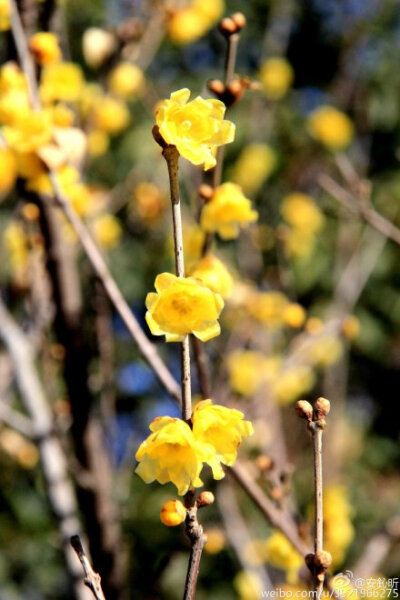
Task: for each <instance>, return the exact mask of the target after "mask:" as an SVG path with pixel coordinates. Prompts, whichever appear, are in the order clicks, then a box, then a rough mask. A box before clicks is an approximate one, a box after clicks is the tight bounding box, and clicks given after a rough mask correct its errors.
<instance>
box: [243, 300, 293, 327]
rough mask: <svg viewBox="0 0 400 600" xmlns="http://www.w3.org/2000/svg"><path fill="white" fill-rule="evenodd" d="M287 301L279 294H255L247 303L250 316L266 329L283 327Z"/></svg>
mask: <svg viewBox="0 0 400 600" xmlns="http://www.w3.org/2000/svg"><path fill="white" fill-rule="evenodd" d="M287 306H288V299H287V298H286V296H285V295H284V294H282V293H281V292H275V291H273V292H255V293H253V294H252V295H251V296H250V298H249V301H248V307H247V308H248V311H249V313H250V315H251V316H252V317H253V318H255V319H257V321H260V322H261V323H263V324H264V325H267V326H268V327H280V326H282V325H283V318H284V317H283V315H284V312H285V310H286V308H287Z"/></svg>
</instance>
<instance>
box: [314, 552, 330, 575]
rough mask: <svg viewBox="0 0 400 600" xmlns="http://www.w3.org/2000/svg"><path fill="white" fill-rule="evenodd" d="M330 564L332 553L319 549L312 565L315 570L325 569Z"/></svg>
mask: <svg viewBox="0 0 400 600" xmlns="http://www.w3.org/2000/svg"><path fill="white" fill-rule="evenodd" d="M331 564H332V555H331V554H330V552H327V551H326V550H319V551H318V552H317V553H316V554H315V556H314V565H315V568H316V570H317V572H321V571H326V570H327V569H329V567H330V566H331Z"/></svg>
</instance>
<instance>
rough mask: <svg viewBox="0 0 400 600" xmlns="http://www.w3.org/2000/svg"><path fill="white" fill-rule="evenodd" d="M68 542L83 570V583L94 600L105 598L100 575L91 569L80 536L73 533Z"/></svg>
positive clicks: (103, 599) (104, 599)
mask: <svg viewBox="0 0 400 600" xmlns="http://www.w3.org/2000/svg"><path fill="white" fill-rule="evenodd" d="M70 542H71V546H72V548H73V549H74V550H75V552H76V555H77V557H78V558H79V560H80V563H81V565H82V567H83V570H84V572H85V580H84V583H85V585H86V586H87V587H88V588H89V589H90V590H91V592H92V594H93V596H94V597H95V598H96V600H106V598H105V596H104V593H103V590H102V588H101V577H100V575H99V574H98V573H96V571H94V570H93V567H92V565H91V564H90V561H89V559H88V557H87V556H86V554H85V551H84V549H83V546H82V542H81V538H80V537H79V535H73V536H72V537H71V540H70Z"/></svg>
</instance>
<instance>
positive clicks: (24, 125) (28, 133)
mask: <svg viewBox="0 0 400 600" xmlns="http://www.w3.org/2000/svg"><path fill="white" fill-rule="evenodd" d="M3 135H4V138H5V140H6V141H7V143H8V144H9V146H10V148H12V149H13V150H15V151H16V152H22V153H25V152H35V151H36V150H37V149H38V148H40V146H43V145H44V144H46V143H47V142H49V141H50V139H51V135H52V120H51V113H50V112H49V111H48V110H38V111H33V110H27V111H22V112H20V114H18V115H16V116H15V119H14V121H13V123H12V125H7V126H5V127H4V128H3Z"/></svg>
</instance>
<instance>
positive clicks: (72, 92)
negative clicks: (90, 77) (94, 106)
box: [40, 62, 84, 104]
mask: <svg viewBox="0 0 400 600" xmlns="http://www.w3.org/2000/svg"><path fill="white" fill-rule="evenodd" d="M83 85H84V78H83V73H82V69H81V68H80V66H79V65H76V64H75V63H71V62H61V63H57V64H54V65H48V66H47V67H45V68H44V69H43V72H42V77H41V83H40V98H41V100H42V102H44V103H45V104H46V103H51V102H54V101H55V100H62V101H63V102H76V101H77V100H78V99H79V96H80V94H81V92H82V90H83Z"/></svg>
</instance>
